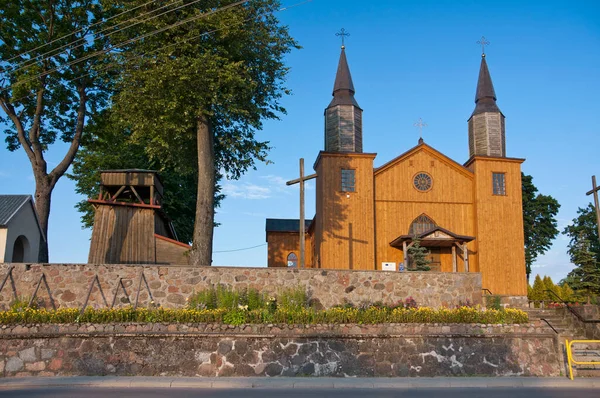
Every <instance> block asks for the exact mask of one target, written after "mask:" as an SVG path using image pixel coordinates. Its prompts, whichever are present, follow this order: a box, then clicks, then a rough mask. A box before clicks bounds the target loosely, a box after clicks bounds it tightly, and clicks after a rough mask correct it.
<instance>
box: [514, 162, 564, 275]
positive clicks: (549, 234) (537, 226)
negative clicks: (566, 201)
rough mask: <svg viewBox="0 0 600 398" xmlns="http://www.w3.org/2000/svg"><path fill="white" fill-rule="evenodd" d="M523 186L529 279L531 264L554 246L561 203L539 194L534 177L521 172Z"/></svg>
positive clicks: (526, 262)
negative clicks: (557, 216)
mask: <svg viewBox="0 0 600 398" xmlns="http://www.w3.org/2000/svg"><path fill="white" fill-rule="evenodd" d="M521 183H522V188H523V191H522V192H523V228H524V235H525V265H526V269H527V271H526V272H527V281H529V276H530V275H531V265H532V264H533V263H534V262H535V260H536V259H537V257H538V256H539V255H540V254H543V253H545V252H546V251H547V250H548V249H550V247H551V246H552V241H553V240H554V238H556V235H558V232H559V231H558V229H557V228H556V226H557V222H556V215H557V214H558V210H559V209H560V204H559V203H558V201H557V200H556V199H554V198H553V197H552V196H549V195H542V194H537V195H536V192H538V189H537V187H536V186H535V185H533V177H532V176H530V175H525V174H523V173H521Z"/></svg>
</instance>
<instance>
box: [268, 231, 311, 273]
mask: <svg viewBox="0 0 600 398" xmlns="http://www.w3.org/2000/svg"><path fill="white" fill-rule="evenodd" d="M312 246H313V243H312V237H311V236H310V235H309V234H306V239H305V241H304V247H305V258H304V264H305V266H306V268H312V267H313V252H312V250H311V248H312ZM267 247H268V253H269V255H268V263H267V265H268V266H269V267H287V266H288V265H287V257H288V255H289V254H290V253H294V254H295V255H296V256H297V258H298V261H300V239H299V234H298V233H297V232H267Z"/></svg>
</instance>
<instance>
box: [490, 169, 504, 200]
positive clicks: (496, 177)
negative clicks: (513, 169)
mask: <svg viewBox="0 0 600 398" xmlns="http://www.w3.org/2000/svg"><path fill="white" fill-rule="evenodd" d="M492 185H493V192H494V195H506V181H505V180H504V173H492Z"/></svg>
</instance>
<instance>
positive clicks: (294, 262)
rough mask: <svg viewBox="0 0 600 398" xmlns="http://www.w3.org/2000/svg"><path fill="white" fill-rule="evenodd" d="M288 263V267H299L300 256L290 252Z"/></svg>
mask: <svg viewBox="0 0 600 398" xmlns="http://www.w3.org/2000/svg"><path fill="white" fill-rule="evenodd" d="M287 265H288V267H297V266H298V256H296V254H295V253H290V254H288V256H287Z"/></svg>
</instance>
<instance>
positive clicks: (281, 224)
mask: <svg viewBox="0 0 600 398" xmlns="http://www.w3.org/2000/svg"><path fill="white" fill-rule="evenodd" d="M311 223H312V220H304V230H305V231H306V230H308V228H309V227H310V224H311ZM265 229H266V231H267V232H300V220H299V219H297V218H296V219H291V218H267V225H266V228H265Z"/></svg>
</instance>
